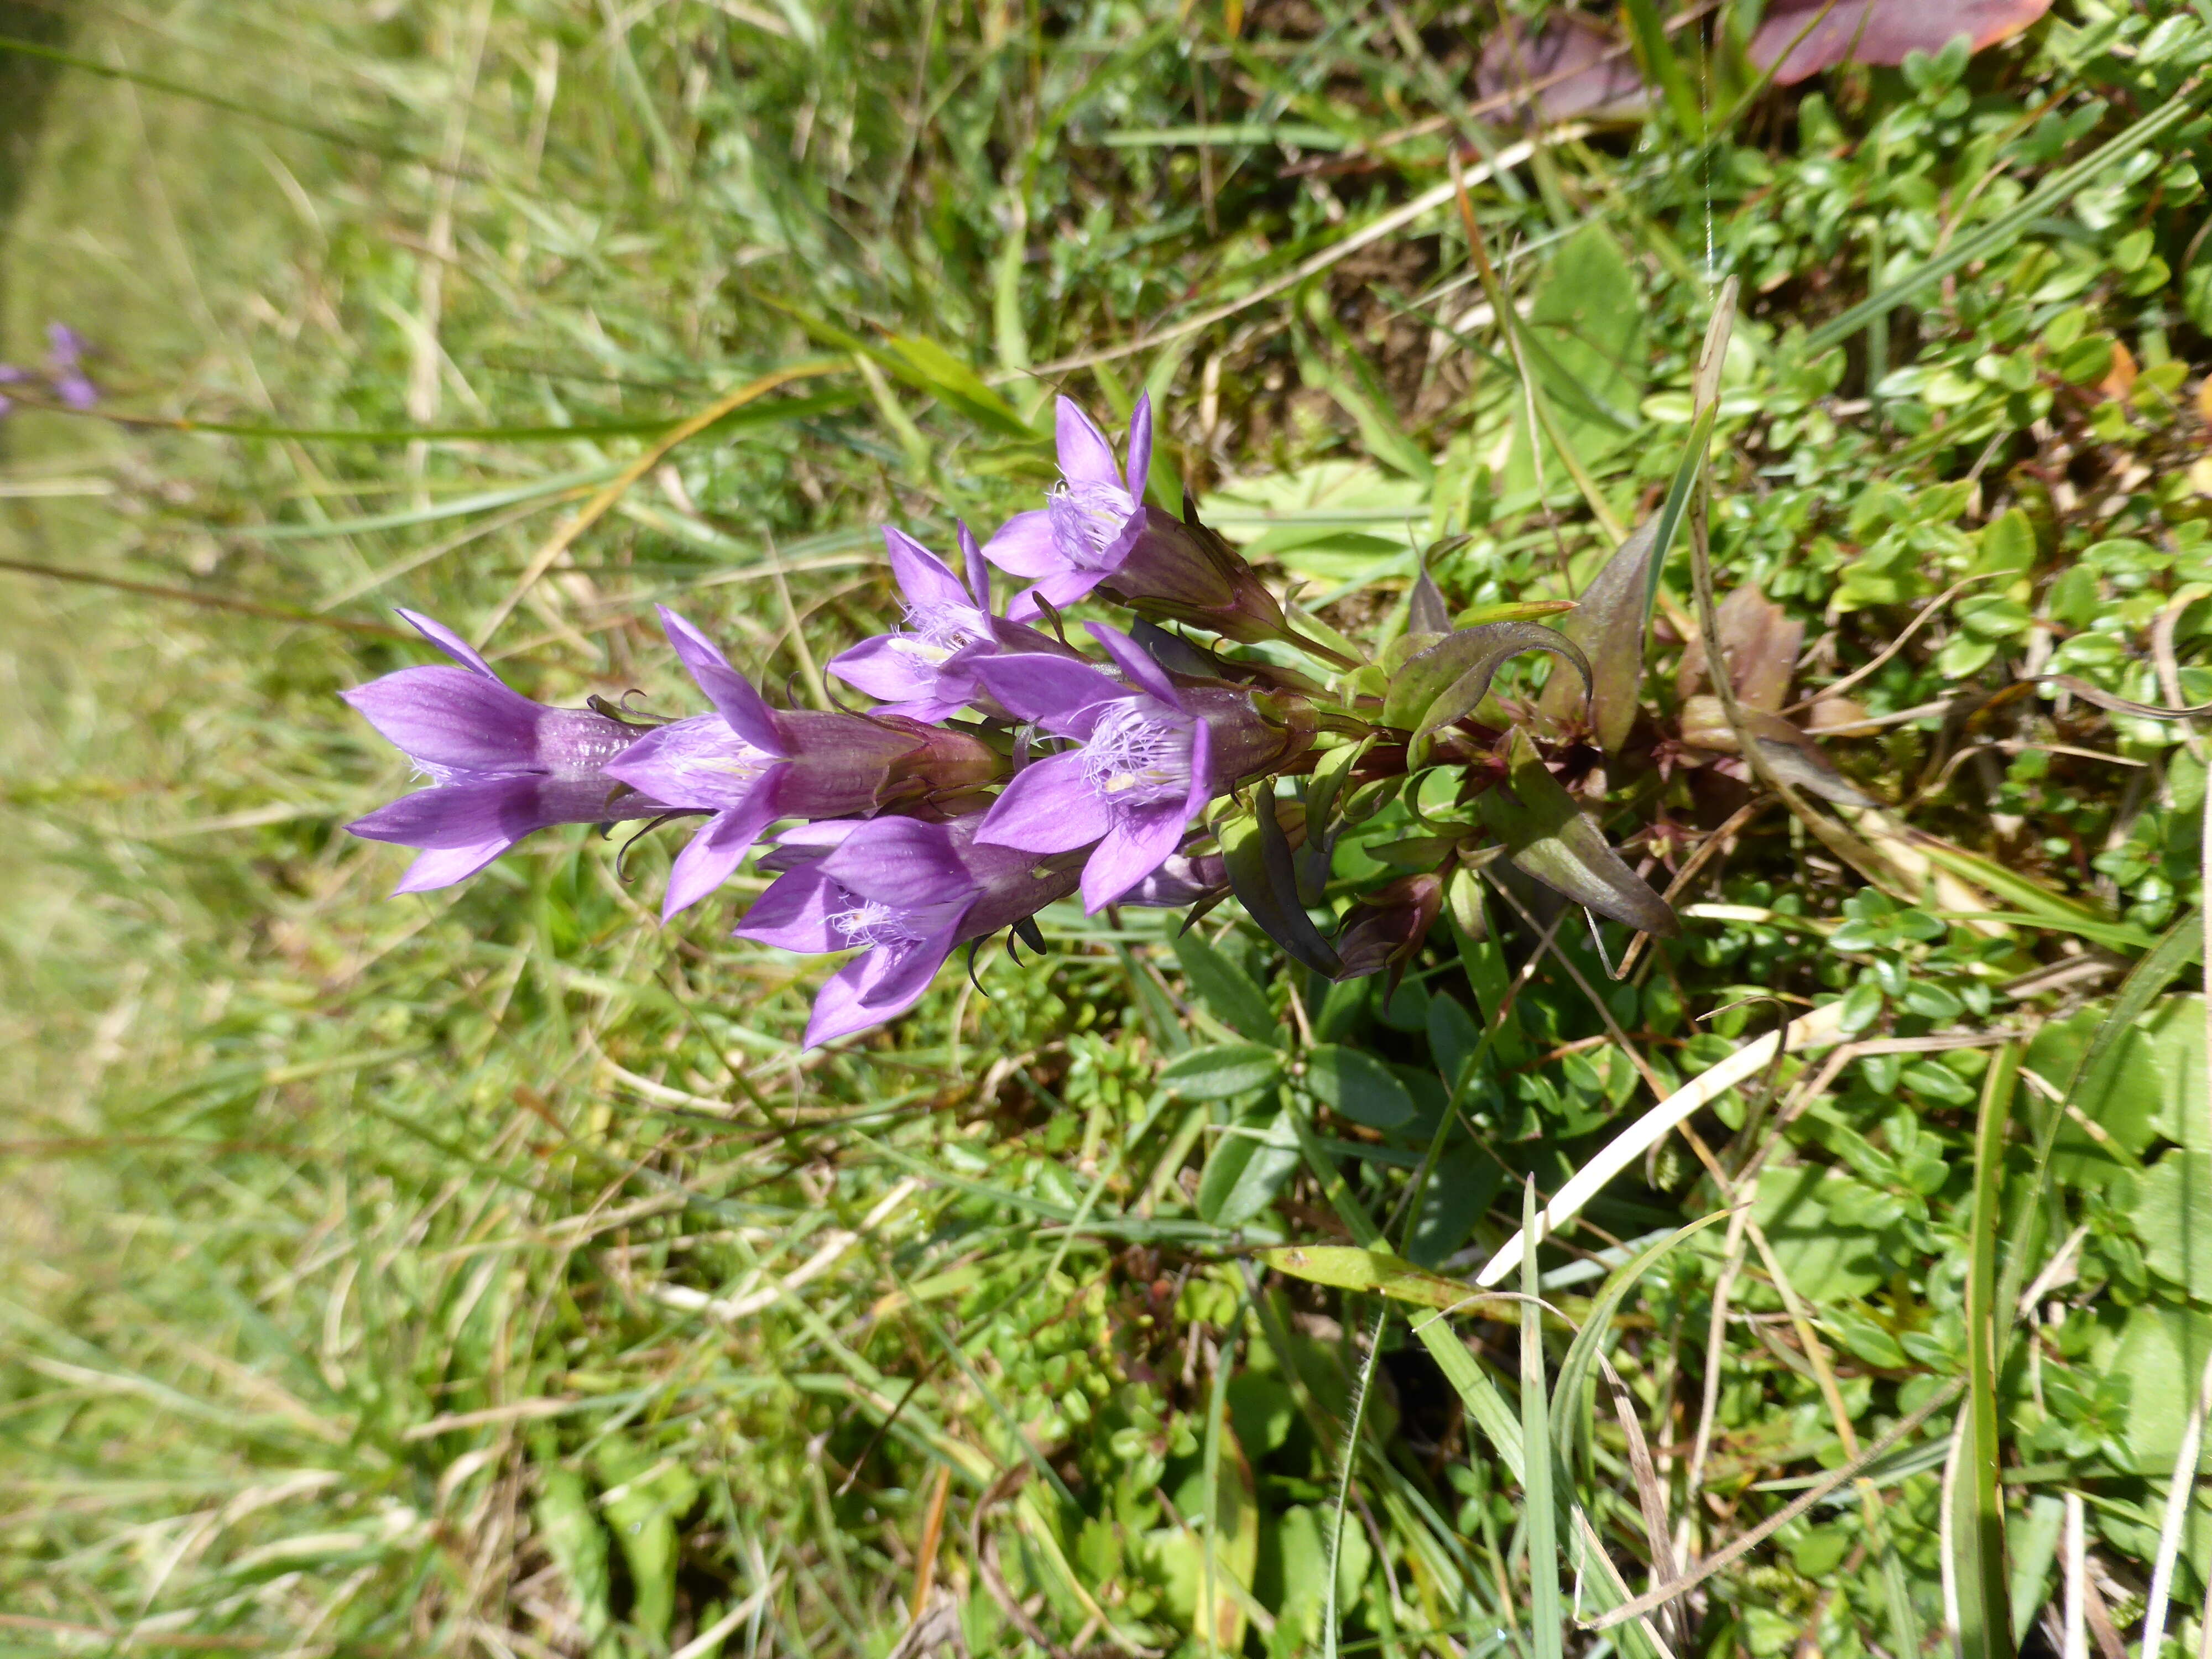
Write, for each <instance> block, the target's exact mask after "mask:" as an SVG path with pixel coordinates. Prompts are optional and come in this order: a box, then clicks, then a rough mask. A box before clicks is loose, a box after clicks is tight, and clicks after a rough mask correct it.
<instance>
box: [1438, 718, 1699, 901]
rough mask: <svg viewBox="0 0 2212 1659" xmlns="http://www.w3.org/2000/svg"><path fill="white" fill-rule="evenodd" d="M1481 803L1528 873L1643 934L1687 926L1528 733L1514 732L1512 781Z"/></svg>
mask: <svg viewBox="0 0 2212 1659" xmlns="http://www.w3.org/2000/svg"><path fill="white" fill-rule="evenodd" d="M1476 805H1479V806H1480V808H1481V809H1482V816H1483V819H1484V821H1485V822H1486V823H1488V824H1489V825H1490V828H1491V831H1492V834H1494V835H1495V836H1497V837H1498V840H1499V841H1501V842H1504V844H1505V855H1506V857H1507V858H1509V859H1510V860H1512V862H1513V864H1514V865H1515V866H1516V868H1518V869H1520V870H1521V871H1522V872H1523V873H1525V874H1527V875H1529V876H1532V877H1534V878H1535V879H1536V880H1538V881H1541V882H1542V883H1543V884H1544V885H1546V886H1547V887H1549V888H1551V889H1552V890H1553V891H1554V892H1558V893H1562V894H1564V895H1565V896H1567V897H1568V898H1571V899H1572V900H1573V901H1574V902H1576V903H1577V904H1583V905H1587V906H1589V908H1591V909H1593V910H1595V911H1596V912H1597V914H1598V915H1601V916H1606V917H1609V918H1611V919H1612V920H1613V921H1618V922H1620V923H1622V924H1623V925H1625V926H1626V927H1633V928H1635V929H1637V930H1638V932H1640V933H1657V934H1660V935H1662V937H1666V938H1670V939H1671V938H1672V937H1674V935H1675V934H1676V933H1680V931H1681V924H1680V922H1679V921H1676V920H1675V918H1674V911H1673V910H1671V909H1669V908H1668V905H1667V901H1666V900H1664V899H1662V898H1661V897H1660V896H1659V895H1658V894H1656V893H1655V892H1653V891H1652V890H1651V887H1650V884H1649V883H1647V882H1646V881H1645V880H1644V878H1643V877H1641V876H1639V875H1638V874H1637V873H1636V872H1635V871H1633V870H1632V869H1630V868H1629V867H1628V866H1627V865H1626V864H1625V863H1623V862H1622V861H1621V858H1620V854H1618V853H1616V852H1614V851H1613V848H1611V847H1609V846H1608V845H1607V843H1606V839H1605V836H1604V834H1603V832H1602V831H1601V830H1600V829H1598V827H1597V825H1596V824H1595V823H1591V822H1590V820H1589V818H1587V817H1583V812H1582V809H1581V808H1580V807H1578V806H1577V805H1575V799H1574V797H1573V796H1571V795H1570V794H1569V793H1567V792H1566V789H1565V787H1564V786H1563V785H1562V784H1561V783H1560V782H1559V780H1558V779H1557V778H1555V777H1553V775H1551V773H1550V771H1549V770H1547V769H1546V767H1545V765H1544V761H1543V757H1541V755H1539V754H1538V753H1537V752H1536V746H1535V745H1534V744H1532V743H1530V742H1529V741H1528V738H1527V736H1526V735H1525V734H1523V733H1522V732H1518V731H1516V732H1514V734H1513V749H1512V770H1511V772H1510V774H1509V775H1508V776H1507V778H1506V781H1504V783H1501V784H1498V785H1497V786H1495V787H1492V788H1490V789H1486V790H1485V791H1484V792H1483V793H1482V795H1481V797H1480V799H1479V800H1478V801H1477V802H1476Z"/></svg>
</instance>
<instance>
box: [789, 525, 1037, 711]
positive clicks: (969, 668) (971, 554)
mask: <svg viewBox="0 0 2212 1659" xmlns="http://www.w3.org/2000/svg"><path fill="white" fill-rule="evenodd" d="M884 548H885V550H887V551H888V552H889V553H890V560H891V574H893V575H895V576H896V577H897V578H898V585H899V591H900V592H902V593H903V594H905V595H906V627H905V629H903V630H902V631H901V632H899V633H895V634H878V635H876V636H875V637H874V638H872V639H868V640H863V641H860V644H858V645H856V646H854V647H853V648H852V649H851V650H849V651H844V652H840V653H838V654H837V655H836V656H835V657H832V658H831V659H829V671H830V672H831V673H833V674H835V675H836V677H837V678H839V679H841V680H842V681H844V682H845V684H848V685H850V686H854V687H857V688H858V689H859V690H862V691H865V692H866V693H867V694H868V695H869V696H872V697H875V698H878V699H880V700H881V701H882V702H883V704H884V707H883V708H879V709H878V710H877V712H878V714H904V715H906V716H908V718H909V719H912V720H943V719H944V718H945V716H946V715H947V714H952V713H954V712H956V711H957V710H958V709H961V708H965V707H967V705H968V704H969V703H970V702H974V701H975V671H974V668H973V663H974V660H975V659H976V658H977V657H979V656H989V655H991V654H993V653H995V652H996V651H997V650H998V648H999V647H998V642H997V641H996V640H995V639H994V637H993V635H992V631H991V624H992V622H993V620H994V618H993V617H992V616H991V573H990V570H989V568H988V567H987V566H986V565H985V564H984V562H983V556H982V552H981V550H980V549H979V548H977V546H976V545H975V537H974V536H972V535H970V534H969V531H968V526H966V525H964V524H963V525H962V526H960V550H961V553H962V555H963V558H964V562H965V563H966V564H967V567H968V579H967V580H966V581H965V582H963V581H962V580H961V579H960V578H959V577H957V576H956V575H954V574H952V571H951V568H950V567H949V566H947V565H946V564H945V561H944V560H942V559H940V558H939V557H938V556H937V555H936V554H934V553H933V552H931V551H930V550H928V549H927V548H926V547H924V546H923V545H922V544H921V543H920V542H918V541H916V540H915V538H913V537H911V536H909V535H908V534H907V533H906V532H904V531H902V530H895V529H893V528H891V526H889V525H886V526H884Z"/></svg>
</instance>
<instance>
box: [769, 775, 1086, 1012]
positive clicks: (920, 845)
mask: <svg viewBox="0 0 2212 1659" xmlns="http://www.w3.org/2000/svg"><path fill="white" fill-rule="evenodd" d="M978 822H979V821H978V820H977V819H976V818H975V817H965V818H956V819H954V820H953V821H952V822H951V823H923V822H922V821H921V820H920V819H918V818H905V817H882V818H871V819H867V820H866V821H864V822H859V823H854V822H847V823H814V824H809V825H807V826H806V827H805V829H801V830H799V831H796V832H794V833H793V834H792V835H789V836H786V837H784V840H783V843H782V845H781V846H780V847H779V848H777V850H776V852H775V854H773V855H772V862H774V863H775V864H778V865H781V866H783V873H782V874H781V875H779V876H778V877H777V878H776V880H775V883H774V884H772V885H771V886H770V887H769V890H767V891H766V892H765V893H763V894H762V895H761V896H759V897H758V898H757V899H755V900H754V901H753V903H752V908H750V910H749V911H747V912H746V915H745V919H744V924H743V925H742V926H741V927H738V937H739V938H741V939H752V940H755V941H757V943H759V944H762V945H779V946H781V948H783V949H784V950H787V951H808V952H820V951H850V950H854V949H855V948H857V949H859V951H860V955H859V956H857V957H854V959H853V960H852V961H850V962H848V963H846V964H845V965H844V966H843V967H842V968H841V969H838V970H837V972H836V974H834V975H831V976H830V978H829V982H828V983H826V984H825V985H823V987H822V989H821V991H820V993H819V994H817V996H816V998H815V1000H814V1014H813V1018H811V1020H809V1021H808V1023H807V1027H806V1044H807V1046H808V1047H809V1048H813V1047H816V1046H817V1045H818V1044H821V1043H824V1042H832V1041H834V1040H836V1038H838V1037H842V1036H851V1035H852V1034H853V1033H854V1032H855V1031H862V1030H867V1028H868V1027H870V1026H872V1025H880V1024H883V1023H884V1021H885V1020H888V1019H894V1018H897V1016H899V1015H900V1014H902V1013H904V1012H906V1011H907V1010H908V1008H911V1007H912V1006H914V1005H915V1003H916V1002H917V1001H919V1000H921V994H922V993H923V992H924V991H926V990H927V989H928V988H929V982H930V981H931V980H932V979H933V978H934V977H936V975H937V970H938V969H939V968H941V967H943V966H944V964H945V958H946V957H949V956H951V954H952V951H953V950H954V948H955V947H956V946H958V945H964V944H967V943H968V942H969V941H970V940H971V939H985V938H987V937H988V936H989V935H991V934H993V933H997V932H998V931H999V930H1000V928H1001V927H1009V926H1011V925H1012V924H1013V923H1015V922H1018V921H1022V920H1024V918H1026V917H1028V916H1031V915H1035V914H1036V912H1037V911H1039V910H1041V909H1042V908H1044V907H1045V906H1046V905H1048V904H1050V903H1051V902H1054V900H1055V899H1060V898H1065V897H1066V896H1067V895H1068V894H1069V893H1071V892H1073V891H1074V890H1075V888H1076V884H1077V883H1078V881H1079V879H1080V877H1079V873H1078V872H1079V868H1080V866H1081V864H1082V862H1083V858H1084V855H1085V852H1086V851H1087V849H1071V851H1070V852H1068V853H1066V854H1061V855H1060V856H1058V857H1055V858H1043V859H1040V858H1038V857H1036V856H1035V855H1034V854H1030V853H1027V852H1024V851H1021V850H1018V849H1017V848H1008V847H997V846H990V845H987V844H984V843H983V842H980V841H979V840H978V839H977V836H976V829H977V825H978Z"/></svg>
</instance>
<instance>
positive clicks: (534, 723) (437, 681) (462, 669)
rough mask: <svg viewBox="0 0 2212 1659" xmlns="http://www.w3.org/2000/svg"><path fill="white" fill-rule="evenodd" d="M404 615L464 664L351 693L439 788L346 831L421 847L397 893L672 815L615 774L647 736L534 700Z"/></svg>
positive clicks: (446, 635)
mask: <svg viewBox="0 0 2212 1659" xmlns="http://www.w3.org/2000/svg"><path fill="white" fill-rule="evenodd" d="M399 614H400V615H401V616H402V617H405V618H406V619H407V620H408V622H410V623H412V624H413V625H414V627H415V628H416V630H417V631H418V632H419V633H421V634H422V636H423V638H425V639H427V640H428V641H430V643H431V644H433V645H435V646H436V647H438V648H439V649H440V650H441V651H443V652H444V653H446V654H447V656H449V657H451V658H453V660H454V661H455V662H457V663H459V664H460V666H459V667H458V668H447V667H443V666H436V667H427V668H403V669H401V670H400V671H398V673H396V674H386V675H385V676H384V677H383V678H381V679H377V680H372V681H370V682H369V683H368V684H367V685H362V686H356V687H355V688H354V689H353V690H350V691H347V692H344V693H343V694H342V695H343V696H344V698H345V700H346V701H347V702H349V703H351V704H352V705H353V706H354V707H355V708H357V709H359V710H360V711H361V712H362V714H364V715H366V716H367V717H368V722H369V724H370V725H372V726H374V727H375V728H376V729H377V731H378V732H380V733H382V734H383V736H384V737H385V738H386V740H388V741H389V742H390V743H391V744H392V746H393V747H394V748H396V749H398V750H399V751H400V752H401V753H402V754H404V755H405V756H406V757H407V758H408V759H409V760H410V761H412V762H413V763H415V766H416V769H417V770H418V771H421V772H422V773H423V774H425V775H428V777H429V779H430V780H431V783H432V787H430V788H428V789H422V790H418V791H416V793H413V794H411V795H406V796H403V797H402V798H401V799H398V800H396V801H393V802H392V803H391V804H390V805H386V806H381V807H379V808H378V809H377V810H376V811H374V812H371V813H370V814H369V815H368V817H365V818H359V819H356V820H355V822H353V823H349V824H348V825H347V826H346V828H347V829H349V830H350V831H351V832H352V833H353V834H355V835H356V836H362V837H363V838H365V839H367V840H369V841H386V842H397V843H398V844H399V845H400V846H402V847H416V848H422V856H421V857H420V858H418V859H416V860H415V862H414V863H413V864H411V865H410V866H408V869H407V873H406V874H405V875H404V877H402V878H400V882H399V885H398V887H396V888H395V889H393V891H395V892H399V893H422V892H428V891H429V890H432V889H433V888H438V887H450V886H451V885H453V883H455V882H457V881H461V880H464V879H465V878H467V877H470V876H472V875H474V874H475V873H476V872H477V871H479V870H481V869H483V867H484V866H486V865H487V864H489V863H490V862H491V861H492V860H494V859H495V858H497V857H498V856H499V855H500V854H501V853H504V852H505V851H507V848H510V847H512V846H513V845H514V844H515V842H519V841H520V840H521V839H522V838H523V837H524V836H527V835H529V834H531V833H532V831H534V830H538V829H546V828H548V827H549V826H550V825H553V824H556V823H609V822H611V821H613V820H616V819H618V818H641V817H653V816H654V815H655V814H656V813H659V812H660V811H664V810H665V809H664V808H663V807H662V806H661V805H660V803H659V802H658V801H655V800H651V799H647V798H646V797H644V796H642V795H639V794H636V793H633V792H632V791H631V790H629V788H627V787H624V786H623V784H622V783H621V782H620V781H618V780H617V779H616V778H614V777H613V775H611V774H610V773H609V772H608V771H607V769H606V765H607V763H608V762H609V761H611V760H612V759H614V758H615V757H616V756H617V755H619V754H621V753H622V752H623V750H625V749H628V748H629V746H630V745H631V744H634V743H635V742H636V741H637V739H638V738H639V737H640V736H641V728H639V727H637V726H629V725H627V724H625V723H624V722H623V721H621V720H615V719H613V718H611V716H609V715H606V714H599V713H597V712H595V711H594V710H592V709H588V708H547V707H546V706H545V705H544V704H543V703H538V702H532V701H531V700H530V699H529V698H528V697H526V696H523V695H522V694H521V693H520V692H519V691H515V690H510V689H509V688H508V687H507V685H506V684H504V683H503V682H502V681H501V679H500V678H499V676H498V675H497V674H495V673H494V672H493V671H492V667H491V665H490V664H489V663H488V662H486V661H485V660H484V659H483V657H482V656H481V655H479V654H478V653H477V651H476V650H475V648H474V647H471V645H470V644H469V643H468V642H467V641H465V640H464V639H462V638H461V637H460V636H459V635H457V634H455V633H453V631H452V630H451V629H447V628H445V627H443V626H442V625H441V624H440V623H436V622H434V621H432V620H431V619H430V618H429V617H425V616H421V615H418V614H417V613H416V612H415V611H401V612H400V613H399Z"/></svg>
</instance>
